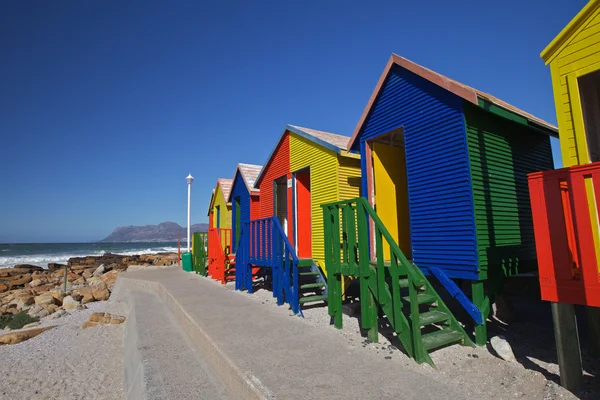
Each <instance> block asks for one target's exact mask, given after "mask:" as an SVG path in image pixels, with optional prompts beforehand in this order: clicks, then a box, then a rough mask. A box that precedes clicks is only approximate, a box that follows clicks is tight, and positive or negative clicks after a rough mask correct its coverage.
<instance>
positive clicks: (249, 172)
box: [227, 163, 263, 202]
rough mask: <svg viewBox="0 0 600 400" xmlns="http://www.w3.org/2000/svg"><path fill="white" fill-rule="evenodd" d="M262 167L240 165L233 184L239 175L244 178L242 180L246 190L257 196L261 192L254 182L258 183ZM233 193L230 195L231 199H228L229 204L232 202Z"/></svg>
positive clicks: (236, 170)
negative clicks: (257, 179)
mask: <svg viewBox="0 0 600 400" xmlns="http://www.w3.org/2000/svg"><path fill="white" fill-rule="evenodd" d="M262 168H263V167H262V165H253V164H243V163H239V164H238V165H237V168H236V169H235V174H234V175H233V182H235V179H236V177H237V176H238V174H240V175H241V176H242V180H243V181H244V184H245V185H246V189H248V193H250V194H257V193H260V190H258V189H257V188H255V187H254V182H256V178H258V175H259V174H260V171H261V170H262ZM231 196H232V193H229V197H228V198H227V201H228V202H231Z"/></svg>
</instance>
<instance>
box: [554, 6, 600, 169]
mask: <svg viewBox="0 0 600 400" xmlns="http://www.w3.org/2000/svg"><path fill="white" fill-rule="evenodd" d="M599 62H600V9H598V10H597V11H596V12H595V14H594V15H592V16H591V17H590V18H589V20H588V21H587V23H586V24H584V25H583V26H582V27H581V28H580V29H579V32H577V33H575V34H574V35H573V37H572V38H571V39H570V43H569V44H568V45H567V46H566V47H565V48H564V49H563V50H562V51H561V52H560V54H558V56H557V57H556V58H555V59H554V60H552V62H551V63H550V70H551V72H552V88H553V90H554V101H555V106H556V119H557V121H558V129H559V132H560V147H561V151H562V161H563V165H564V166H565V167H570V166H572V165H579V164H585V163H587V162H589V156H588V154H587V143H586V139H585V135H584V132H583V129H582V132H577V133H576V129H575V124H574V122H573V120H574V118H580V117H579V115H580V113H581V110H579V109H578V110H573V105H572V102H573V99H572V96H579V94H578V93H579V88H578V87H577V80H576V78H575V75H576V74H577V73H578V71H581V70H582V69H584V68H590V67H591V66H593V65H595V64H597V63H599ZM588 72H591V71H588ZM569 76H570V78H569ZM569 79H571V82H572V84H573V86H575V87H573V88H571V87H569V82H568V80H569ZM573 112H576V113H577V114H578V115H576V116H575V117H574V116H573ZM577 123H578V122H577ZM580 153H586V154H580Z"/></svg>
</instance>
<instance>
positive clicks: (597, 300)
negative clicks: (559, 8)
mask: <svg viewBox="0 0 600 400" xmlns="http://www.w3.org/2000/svg"><path fill="white" fill-rule="evenodd" d="M541 57H542V58H543V60H544V62H545V63H546V65H549V66H550V74H551V77H552V89H553V92H554V103H555V108H556V119H557V121H558V130H559V134H560V148H561V153H562V160H563V165H564V168H561V169H557V170H554V171H540V172H537V173H532V174H530V175H529V190H530V194H531V206H532V211H533V221H534V228H535V241H536V246H537V254H538V259H539V264H538V269H539V280H540V288H541V296H542V299H543V300H547V301H550V302H552V303H551V309H552V317H553V322H554V332H555V337H556V348H557V352H558V362H559V368H560V379H561V384H562V385H563V386H565V387H566V388H567V389H569V390H571V391H573V392H574V393H576V392H578V391H579V390H580V389H581V387H582V382H583V372H582V367H581V351H580V342H579V333H578V327H577V320H578V318H579V317H578V316H576V312H575V306H574V305H575V304H577V305H584V306H587V307H586V309H587V314H588V318H587V320H588V329H589V334H588V338H589V340H588V346H589V347H588V348H589V350H590V353H592V354H594V353H595V354H596V355H598V354H600V262H599V260H600V232H599V229H598V197H599V196H600V0H592V1H590V2H589V3H588V4H587V5H586V6H585V7H584V8H583V9H582V10H581V11H580V12H579V13H578V14H577V15H576V16H575V17H574V18H573V20H571V22H570V23H569V24H568V25H567V26H566V27H565V28H564V29H563V30H562V31H561V32H560V33H559V34H558V36H556V38H554V40H552V42H551V43H550V44H549V45H548V46H547V47H546V48H545V49H544V50H543V51H542V53H541Z"/></svg>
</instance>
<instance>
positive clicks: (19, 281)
mask: <svg viewBox="0 0 600 400" xmlns="http://www.w3.org/2000/svg"><path fill="white" fill-rule="evenodd" d="M29 282H31V275H24V276H23V277H22V278H19V279H14V280H11V281H9V282H8V287H9V288H10V289H12V288H15V287H19V286H23V285H26V284H28V283H29Z"/></svg>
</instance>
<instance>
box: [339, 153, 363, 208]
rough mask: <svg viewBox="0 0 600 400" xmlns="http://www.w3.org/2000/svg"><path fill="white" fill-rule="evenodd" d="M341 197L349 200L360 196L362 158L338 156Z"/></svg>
mask: <svg viewBox="0 0 600 400" xmlns="http://www.w3.org/2000/svg"><path fill="white" fill-rule="evenodd" d="M338 162H339V169H338V181H339V182H338V189H339V199H340V200H348V199H354V198H356V197H358V196H360V179H361V176H360V158H351V157H343V156H338Z"/></svg>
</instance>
